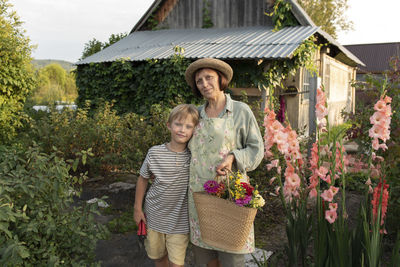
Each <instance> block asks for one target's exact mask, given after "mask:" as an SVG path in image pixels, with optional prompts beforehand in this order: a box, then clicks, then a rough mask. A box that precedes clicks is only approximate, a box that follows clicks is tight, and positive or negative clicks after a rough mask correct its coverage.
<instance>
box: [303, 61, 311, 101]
mask: <svg viewBox="0 0 400 267" xmlns="http://www.w3.org/2000/svg"><path fill="white" fill-rule="evenodd" d="M311 79H312V75H311V73H310V72H309V71H308V70H307V69H306V68H304V69H303V86H302V89H301V94H302V95H303V96H302V98H301V99H302V100H309V99H310V89H311V82H312V80H311Z"/></svg>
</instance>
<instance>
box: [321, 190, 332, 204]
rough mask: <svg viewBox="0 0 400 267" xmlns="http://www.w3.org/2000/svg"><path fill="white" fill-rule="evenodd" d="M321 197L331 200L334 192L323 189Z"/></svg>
mask: <svg viewBox="0 0 400 267" xmlns="http://www.w3.org/2000/svg"><path fill="white" fill-rule="evenodd" d="M321 197H322V199H323V200H325V201H328V202H331V201H332V200H333V197H334V194H333V192H332V190H330V189H329V190H324V192H322V194H321Z"/></svg>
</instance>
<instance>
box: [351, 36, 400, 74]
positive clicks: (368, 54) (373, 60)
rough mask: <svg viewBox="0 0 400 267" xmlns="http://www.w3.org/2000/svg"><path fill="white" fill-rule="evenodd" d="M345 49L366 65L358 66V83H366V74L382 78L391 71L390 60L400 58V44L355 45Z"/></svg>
mask: <svg viewBox="0 0 400 267" xmlns="http://www.w3.org/2000/svg"><path fill="white" fill-rule="evenodd" d="M345 47H346V48H347V49H348V50H349V51H350V52H351V53H353V54H354V55H355V56H357V57H358V58H359V59H360V60H361V61H362V62H364V63H365V66H358V70H357V80H358V81H365V75H366V74H373V75H375V76H378V77H382V76H383V74H384V72H385V71H388V70H389V69H390V65H389V62H390V59H391V58H392V57H398V58H400V42H393V43H375V44H354V45H345Z"/></svg>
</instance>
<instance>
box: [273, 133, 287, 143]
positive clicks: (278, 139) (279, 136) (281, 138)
mask: <svg viewBox="0 0 400 267" xmlns="http://www.w3.org/2000/svg"><path fill="white" fill-rule="evenodd" d="M287 138H288V135H287V133H284V132H282V131H279V132H276V133H275V135H274V142H275V143H277V144H287Z"/></svg>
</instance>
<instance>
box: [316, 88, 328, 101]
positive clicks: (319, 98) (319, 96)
mask: <svg viewBox="0 0 400 267" xmlns="http://www.w3.org/2000/svg"><path fill="white" fill-rule="evenodd" d="M317 103H321V104H323V105H325V104H326V96H325V93H324V91H323V90H322V88H321V87H319V88H317Z"/></svg>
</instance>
